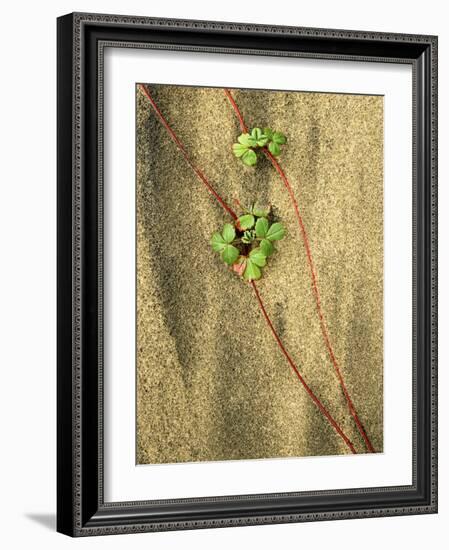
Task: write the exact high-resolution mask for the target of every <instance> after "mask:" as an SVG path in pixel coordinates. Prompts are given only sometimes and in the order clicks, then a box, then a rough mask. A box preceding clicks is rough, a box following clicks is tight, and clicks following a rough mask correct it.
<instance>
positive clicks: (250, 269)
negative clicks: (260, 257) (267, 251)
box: [243, 258, 262, 281]
mask: <svg viewBox="0 0 449 550" xmlns="http://www.w3.org/2000/svg"><path fill="white" fill-rule="evenodd" d="M261 276H262V272H261V271H260V269H259V268H258V267H257V265H256V264H255V263H254V262H253V261H252V259H251V258H248V259H247V261H246V268H245V273H244V274H243V278H244V279H245V280H246V281H254V280H256V281H257V279H260V277H261Z"/></svg>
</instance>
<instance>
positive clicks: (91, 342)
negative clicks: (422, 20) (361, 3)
mask: <svg viewBox="0 0 449 550" xmlns="http://www.w3.org/2000/svg"><path fill="white" fill-rule="evenodd" d="M436 163H437V38H436V37H434V36H423V35H401V34H383V33H372V32H361V31H341V30H328V29H310V28H294V27H272V26H263V25H248V24H239V23H219V22H205V21H181V20H170V19H153V18H147V17H127V16H112V15H96V14H80V13H77V14H70V15H66V16H64V17H61V18H59V19H58V527H57V528H58V531H60V532H62V533H65V534H68V535H71V536H88V535H102V534H116V533H131V532H143V531H161V530H173V529H194V528H209V527H224V526H238V525H257V524H266V523H283V522H301V521H313V520H329V519H339V518H363V517H372V516H393V515H400V514H418V513H432V512H436V511H437V486H436V480H437V448H436V447H437V433H436V427H437V412H436V401H437V396H436V391H437V372H436V368H437V365H436V361H437V359H436V358H437V350H436V348H437V270H436V261H437V226H436V216H437V206H436V201H437V167H436V166H437V165H436Z"/></svg>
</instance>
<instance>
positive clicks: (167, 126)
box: [139, 84, 238, 220]
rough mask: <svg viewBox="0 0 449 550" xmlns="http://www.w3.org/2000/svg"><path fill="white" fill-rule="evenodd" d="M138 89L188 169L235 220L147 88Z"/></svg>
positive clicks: (231, 210)
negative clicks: (182, 157)
mask: <svg viewBox="0 0 449 550" xmlns="http://www.w3.org/2000/svg"><path fill="white" fill-rule="evenodd" d="M139 88H140V89H141V90H142V91H143V93H144V94H145V96H146V97H147V99H148V101H149V102H150V105H151V106H152V107H153V110H154V112H155V113H156V115H157V117H158V118H159V120H160V121H161V123H162V125H163V126H164V128H165V129H166V130H167V132H168V134H169V136H170V137H171V139H172V140H173V141H174V142H175V144H176V145H177V146H178V149H179V150H180V151H181V153H182V155H183V156H184V158H185V159H186V161H187V164H188V165H189V166H190V168H191V169H192V170H193V172H194V173H195V174H196V175H197V176H198V177H199V178H200V180H201V181H202V182H203V183H204V185H205V186H206V187H207V189H208V191H209V192H210V193H211V194H212V195H213V196H214V197H215V198H216V199H217V201H218V202H219V203H220V204H221V206H222V207H223V208H224V210H226V212H227V213H228V214H229V215H230V216H231V218H232V219H234V220H237V218H238V216H237V214H236V213H235V212H234V210H233V209H232V208H231V207H230V206H229V204H227V203H226V202H225V201H224V199H223V198H222V197H221V196H220V195H219V194H218V193H217V191H216V190H215V189H214V187H213V186H212V184H211V183H210V182H209V180H208V179H207V178H206V176H205V175H204V173H203V172H202V170H200V169H199V168H197V166H195V164H194V163H193V161H192V160H191V158H190V156H189V154H188V153H187V150H186V148H185V147H184V145H183V144H182V142H181V141H180V139H179V138H178V136H177V135H176V133H175V131H174V130H173V128H172V127H171V126H170V124H169V123H168V122H167V119H166V118H165V117H164V115H163V114H162V113H161V111H160V109H159V107H158V106H157V104H156V102H155V101H154V99H153V97H152V95H151V94H150V91H149V90H148V88H147V86H145V85H144V84H139Z"/></svg>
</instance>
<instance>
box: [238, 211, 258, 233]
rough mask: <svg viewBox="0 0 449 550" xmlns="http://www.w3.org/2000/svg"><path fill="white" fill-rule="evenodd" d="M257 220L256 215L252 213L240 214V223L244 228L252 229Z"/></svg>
mask: <svg viewBox="0 0 449 550" xmlns="http://www.w3.org/2000/svg"><path fill="white" fill-rule="evenodd" d="M254 222H255V219H254V216H253V215H252V214H245V215H244V216H240V218H239V225H240V228H241V229H242V230H245V229H251V227H253V225H254Z"/></svg>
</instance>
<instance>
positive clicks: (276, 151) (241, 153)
mask: <svg viewBox="0 0 449 550" xmlns="http://www.w3.org/2000/svg"><path fill="white" fill-rule="evenodd" d="M237 141H238V143H234V145H233V146H232V150H233V152H234V155H235V156H236V157H237V158H239V159H241V161H242V162H243V164H246V166H254V165H255V164H257V153H256V151H257V149H261V148H263V147H267V148H268V150H269V151H270V153H271V154H272V155H274V156H275V157H277V156H278V155H280V154H281V145H284V144H285V143H287V138H286V137H285V135H284V134H283V133H282V132H274V131H273V130H272V129H271V128H264V129H263V130H261V129H260V128H253V129H252V130H251V132H249V133H246V132H245V133H243V134H240V135H239V137H238V138H237Z"/></svg>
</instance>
